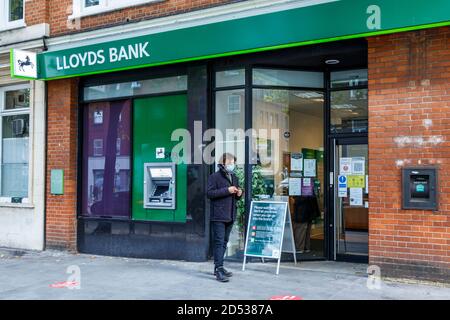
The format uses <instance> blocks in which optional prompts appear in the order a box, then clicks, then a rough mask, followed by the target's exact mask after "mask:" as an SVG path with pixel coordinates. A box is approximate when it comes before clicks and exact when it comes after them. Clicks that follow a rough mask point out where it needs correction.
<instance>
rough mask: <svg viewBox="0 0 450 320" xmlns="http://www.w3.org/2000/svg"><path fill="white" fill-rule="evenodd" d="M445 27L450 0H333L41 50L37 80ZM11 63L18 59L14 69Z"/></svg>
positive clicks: (449, 11) (447, 20) (448, 21)
mask: <svg viewBox="0 0 450 320" xmlns="http://www.w3.org/2000/svg"><path fill="white" fill-rule="evenodd" d="M447 25H450V1H449V0H434V1H428V0H395V1H393V0H341V1H333V2H328V3H322V4H316V5H311V6H306V7H300V8H295V9H289V10H284V11H278V12H273V13H267V14H261V15H256V16H251V17H244V18H239V19H235V20H228V21H222V22H216V23H210V24H206V25H201V26H195V27H189V28H185V29H177V30H172V31H167V32H162V33H157V34H150V35H146V36H140V37H134V38H129V39H125V40H117V41H111V42H105V43H99V44H95V45H89V46H83V47H76V48H71V49H66V50H60V51H48V52H43V53H40V54H38V56H37V63H38V75H37V78H38V79H42V80H50V79H57V78H67V77H75V76H82V75H89V74H97V73H105V72H112V71H119V70H126V69H133V68H142V67H148V66H155V65H163V64H170V63H176V62H184V61H192V60H200V59H206V58H213V57H221V56H230V55H235V54H243V53H250V52H259V51H264V50H272V49H278V48H288V47H294V46H300V45H307V44H314V43H321V42H329V41H336V40H342V39H350V38H358V37H366V36H373V35H380V34H387V33H394V32H402V31H409V30H415V29H424V28H431V27H438V26H447ZM13 60H14V55H13V54H12V55H11V63H12V64H13ZM12 70H14V69H13V68H12ZM19 76H20V75H19Z"/></svg>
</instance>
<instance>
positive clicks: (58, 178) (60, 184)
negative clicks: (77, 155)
mask: <svg viewBox="0 0 450 320" xmlns="http://www.w3.org/2000/svg"><path fill="white" fill-rule="evenodd" d="M50 193H51V194H64V170H62V169H52V170H51V174H50Z"/></svg>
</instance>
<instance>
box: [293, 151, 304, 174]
mask: <svg viewBox="0 0 450 320" xmlns="http://www.w3.org/2000/svg"><path fill="white" fill-rule="evenodd" d="M302 170H303V154H302V153H291V171H302Z"/></svg>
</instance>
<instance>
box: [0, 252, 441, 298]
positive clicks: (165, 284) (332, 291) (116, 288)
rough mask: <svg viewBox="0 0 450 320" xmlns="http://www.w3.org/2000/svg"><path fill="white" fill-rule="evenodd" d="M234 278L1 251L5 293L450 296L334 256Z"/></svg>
mask: <svg viewBox="0 0 450 320" xmlns="http://www.w3.org/2000/svg"><path fill="white" fill-rule="evenodd" d="M226 267H227V269H229V270H230V271H232V272H233V273H234V275H233V277H232V278H231V281H230V282H228V283H219V282H217V281H216V280H215V279H214V276H213V274H212V262H202V263H196V262H185V261H166V260H148V259H130V258H120V257H106V256H95V255H87V254H71V253H67V252H60V251H43V252H22V251H14V250H2V249H0V299H8V300H10V299H19V300H23V299H26V300H28V299H39V300H41V299H45V300H46V299H76V300H79V299H82V300H93V299H95V300H97V299H126V300H128V299H139V300H158V299H164V300H197V299H201V300H203V299H205V300H210V299H212V300H227V299H231V300H268V299H271V298H273V297H286V296H288V297H293V296H295V297H296V298H300V299H303V300H311V299H314V300H317V299H318V300H328V299H330V300H336V299H345V300H347V299H355V300H359V299H364V300H384V299H388V300H394V299H414V300H416V299H418V300H422V299H427V300H428V299H433V300H434V299H439V300H447V299H449V298H450V287H448V286H445V285H443V284H437V285H425V284H417V283H415V284H414V283H413V284H411V283H399V282H391V281H386V280H379V279H375V281H373V279H368V276H367V265H365V264H354V263H345V262H334V261H319V262H299V263H298V264H297V265H294V264H293V263H282V264H281V267H280V274H279V275H276V274H275V270H276V264H275V263H270V262H266V263H264V264H263V263H261V262H251V263H249V264H247V267H246V270H245V271H242V264H241V263H238V262H228V263H227V264H226Z"/></svg>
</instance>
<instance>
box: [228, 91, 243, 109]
mask: <svg viewBox="0 0 450 320" xmlns="http://www.w3.org/2000/svg"><path fill="white" fill-rule="evenodd" d="M239 112H241V96H240V95H237V94H230V95H229V96H228V113H239Z"/></svg>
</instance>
